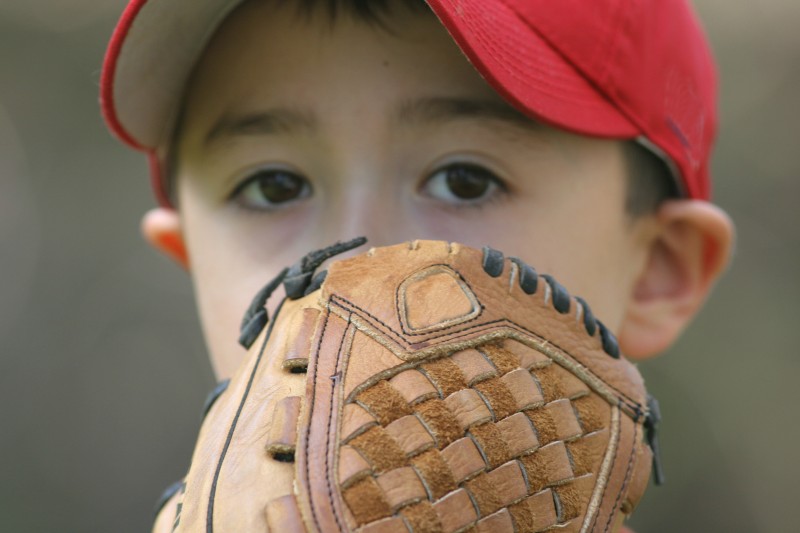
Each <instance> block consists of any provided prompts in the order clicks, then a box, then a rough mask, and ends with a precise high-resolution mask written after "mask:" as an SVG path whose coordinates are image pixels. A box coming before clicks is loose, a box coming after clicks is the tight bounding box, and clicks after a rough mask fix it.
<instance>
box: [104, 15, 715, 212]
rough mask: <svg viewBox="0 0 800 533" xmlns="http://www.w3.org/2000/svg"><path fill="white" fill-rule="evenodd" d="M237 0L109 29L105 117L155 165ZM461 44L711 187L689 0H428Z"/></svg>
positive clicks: (534, 92) (547, 103) (492, 78)
mask: <svg viewBox="0 0 800 533" xmlns="http://www.w3.org/2000/svg"><path fill="white" fill-rule="evenodd" d="M242 1H243V0H131V1H130V3H129V4H128V6H127V8H126V9H125V11H124V13H123V14H122V17H121V19H120V21H119V23H118V25H117V27H116V29H115V31H114V34H113V36H112V38H111V42H110V44H109V47H108V50H107V52H106V57H105V63H104V66H103V74H102V79H101V94H100V101H101V106H102V110H103V115H104V117H105V119H106V122H107V123H108V126H109V127H110V129H111V130H112V131H113V132H114V133H115V134H116V135H117V136H118V137H119V138H120V139H121V140H122V141H124V142H125V143H127V144H128V145H130V146H132V147H134V148H136V149H138V150H142V151H144V152H146V153H147V154H148V156H149V158H150V162H151V170H152V178H153V185H154V188H155V190H156V194H157V196H158V198H159V201H160V202H161V203H162V204H163V205H169V203H170V202H169V198H168V196H167V191H166V187H165V184H164V182H163V179H162V173H161V168H162V164H161V158H162V156H163V153H162V152H163V151H164V150H163V149H164V147H165V145H166V143H167V141H168V140H169V138H170V134H171V128H172V126H173V121H174V119H175V115H176V113H177V110H178V108H179V107H180V99H181V98H182V97H183V91H184V86H185V84H186V80H187V78H188V76H189V74H190V72H191V70H192V68H193V67H194V65H195V63H196V62H197V60H198V58H199V57H200V55H201V54H202V52H203V50H204V48H205V46H206V44H207V42H208V40H209V39H210V37H211V36H212V35H213V33H214V31H215V29H216V28H217V27H218V26H219V25H220V23H221V22H222V21H223V20H224V19H225V17H226V16H227V15H228V13H230V11H231V10H232V9H233V8H235V7H236V6H237V5H238V4H240V3H241V2H242ZM428 4H429V5H430V7H431V8H432V10H433V11H434V12H435V13H436V15H437V16H438V18H439V20H440V21H441V22H442V24H443V25H444V26H445V28H447V31H448V32H449V33H450V34H451V36H452V37H453V39H454V40H455V41H456V43H457V44H458V45H459V47H460V48H461V50H462V51H463V52H464V54H465V55H466V56H467V57H468V58H469V60H470V61H471V62H472V64H473V65H474V66H475V68H476V69H477V70H478V71H479V72H480V73H481V75H482V76H483V77H484V78H485V79H486V80H487V81H488V82H489V83H490V84H491V85H492V86H493V87H494V89H495V90H496V91H497V92H498V94H500V95H501V96H502V97H503V98H505V99H506V100H507V101H508V102H509V103H511V104H512V105H514V106H515V107H517V108H518V109H520V110H521V111H522V112H524V113H525V114H527V115H528V116H530V117H532V118H534V119H537V120H540V121H542V122H545V123H548V124H551V125H554V126H556V127H559V128H563V129H565V130H569V131H572V132H575V133H580V134H584V135H591V136H596V137H607V138H617V139H637V140H639V141H640V142H641V143H642V144H643V145H645V146H646V147H648V148H649V149H650V150H652V151H653V152H655V153H656V154H657V155H659V156H660V157H662V158H663V159H664V161H665V162H666V163H667V164H668V165H669V166H670V167H671V169H672V170H673V173H674V174H675V176H676V178H677V182H678V185H679V186H680V189H681V191H682V193H683V195H684V196H685V197H688V198H697V199H708V198H709V196H710V192H711V191H710V190H711V180H710V177H709V159H710V154H711V148H712V145H713V141H714V137H715V134H716V129H717V111H716V92H717V81H716V70H715V67H714V61H713V58H712V55H711V51H710V49H709V45H708V42H707V40H706V37H705V34H704V32H703V30H702V28H701V27H700V24H699V22H698V20H697V17H696V15H695V14H694V12H693V10H692V8H691V6H690V5H689V3H688V0H557V1H554V0H428Z"/></svg>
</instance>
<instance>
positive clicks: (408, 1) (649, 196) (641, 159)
mask: <svg viewBox="0 0 800 533" xmlns="http://www.w3.org/2000/svg"><path fill="white" fill-rule="evenodd" d="M277 1H278V3H279V4H286V3H287V2H292V3H294V4H295V6H296V7H297V9H298V13H299V14H300V15H301V16H306V17H308V16H311V15H312V14H314V13H315V12H316V11H317V10H319V9H324V10H325V12H326V13H327V15H328V16H329V17H330V21H331V22H332V23H333V22H335V21H336V19H337V18H338V17H339V16H340V15H341V14H342V13H344V14H347V15H350V16H353V17H355V18H356V19H357V20H360V21H363V22H366V23H369V24H376V25H381V26H382V25H383V23H384V17H386V16H388V15H390V14H391V10H392V8H393V7H396V6H397V5H401V6H403V7H405V8H406V9H411V10H415V11H420V12H424V11H427V10H429V9H430V8H429V7H428V4H427V3H426V2H425V1H424V0H277ZM183 111H184V109H181V111H180V113H179V115H178V117H177V121H176V127H175V128H174V130H173V136H172V141H171V143H170V148H169V149H168V151H167V157H166V169H165V170H166V172H165V176H166V179H167V184H166V185H167V193H168V194H169V195H170V196H173V193H174V191H173V190H172V187H173V185H174V183H173V182H174V179H173V178H174V176H175V172H176V168H177V160H176V154H175V152H176V150H174V149H172V147H174V146H175V143H176V141H177V138H178V137H179V136H180V130H181V125H182V122H183ZM623 157H624V159H625V165H626V167H627V168H626V170H627V174H628V191H627V196H626V199H625V208H626V211H627V212H628V214H629V215H630V216H632V217H633V218H636V217H639V216H643V215H647V214H650V213H653V212H655V210H656V209H658V206H659V205H661V203H662V202H663V201H665V200H667V199H669V198H677V197H679V196H680V193H679V190H678V186H677V184H676V182H675V178H674V176H673V175H672V172H671V171H670V169H669V167H668V166H667V165H666V164H665V163H664V161H663V160H662V159H661V158H660V157H658V156H657V155H655V154H654V153H653V152H652V151H651V150H649V149H647V148H645V147H644V146H642V145H641V144H640V143H638V142H637V141H624V143H623ZM173 199H174V198H173Z"/></svg>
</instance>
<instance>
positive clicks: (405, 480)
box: [156, 239, 661, 533]
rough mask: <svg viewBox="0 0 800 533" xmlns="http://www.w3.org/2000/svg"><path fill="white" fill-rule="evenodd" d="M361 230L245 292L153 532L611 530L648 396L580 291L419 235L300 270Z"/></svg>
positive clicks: (635, 457) (640, 442) (648, 452)
mask: <svg viewBox="0 0 800 533" xmlns="http://www.w3.org/2000/svg"><path fill="white" fill-rule="evenodd" d="M363 242H364V240H363V239H357V240H355V241H351V242H349V243H344V244H337V245H334V246H332V247H329V248H327V249H324V250H321V251H318V252H314V253H311V254H309V255H308V256H306V257H305V258H303V260H301V261H300V262H298V263H297V264H296V265H294V266H293V267H292V268H290V269H287V270H285V271H284V272H282V273H281V274H280V275H279V276H278V277H277V278H276V279H275V280H273V281H272V282H271V283H270V284H268V285H267V287H265V288H264V290H262V291H261V292H260V293H259V294H258V295H257V296H256V298H255V300H254V302H253V305H252V306H251V308H250V309H249V310H248V312H247V314H246V315H245V319H244V321H243V325H242V336H241V339H240V342H241V343H242V344H243V345H244V346H245V347H247V348H248V349H249V353H248V356H247V358H246V360H245V362H244V363H243V364H242V366H241V368H240V369H239V371H238V373H237V374H236V375H235V376H234V377H233V378H232V380H231V381H230V384H229V385H228V386H227V387H226V386H224V385H223V386H221V387H219V390H217V394H216V395H215V398H213V399H216V401H215V402H213V399H212V402H213V405H210V406H208V407H207V415H206V418H205V420H204V422H203V425H202V428H201V431H200V435H199V438H198V442H197V446H196V449H195V452H194V456H193V459H192V463H191V467H190V469H189V472H188V475H187V476H186V478H185V480H184V482H183V483H181V484H180V485H179V486H178V490H177V492H178V493H177V494H176V495H175V496H174V497H173V498H172V505H168V506H166V507H165V510H164V511H162V516H161V517H160V518H159V521H158V522H157V528H156V529H158V527H164V528H165V530H170V528H173V530H174V531H179V532H201V531H204V532H207V533H211V532H216V533H228V532H250V531H274V532H301V531H323V532H328V531H360V532H363V533H374V532H387V533H394V532H409V531H411V532H441V533H452V532H460V531H475V532H491V533H505V532H508V533H512V532H528V531H530V532H534V531H545V530H549V529H554V528H557V529H559V530H563V531H576V532H577V531H581V532H583V531H597V532H600V531H602V532H607V531H617V530H618V529H619V528H620V527H621V524H622V521H623V520H624V518H625V517H626V516H627V515H629V514H630V513H631V512H632V511H633V509H634V508H635V506H636V504H637V503H638V501H639V499H640V498H641V496H642V494H643V492H644V490H645V488H646V485H647V481H648V478H649V476H650V472H651V464H655V465H656V466H657V462H654V461H653V453H652V448H653V447H654V446H655V424H656V422H657V418H658V413H657V405H656V404H655V402H654V401H653V400H652V399H648V396H647V394H646V392H645V388H644V384H643V381H642V378H641V376H640V374H639V373H638V371H637V370H636V368H635V367H634V366H633V365H632V364H631V363H630V362H628V361H627V360H626V359H625V358H624V357H622V356H621V355H620V353H619V349H618V346H617V342H616V339H615V338H614V336H613V334H611V333H610V332H609V331H608V330H607V329H606V327H605V326H604V325H603V324H602V323H601V322H600V321H599V320H597V319H595V318H594V316H593V315H592V312H591V310H590V308H589V306H588V305H587V304H586V302H584V301H583V300H582V299H580V298H574V297H571V296H570V295H569V293H568V292H567V290H566V289H565V288H564V287H562V286H561V285H560V284H559V283H558V282H556V281H555V280H554V279H553V278H552V277H550V276H547V275H540V274H537V272H536V271H535V270H534V269H533V268H532V267H530V266H529V265H527V264H525V263H524V262H522V261H521V260H519V259H516V258H508V259H506V258H504V257H503V255H502V254H501V253H500V252H498V251H496V250H492V249H490V248H484V249H483V250H477V249H473V248H468V247H465V246H461V245H458V244H448V243H445V242H437V241H417V242H413V243H410V244H403V245H397V246H390V247H384V248H375V249H372V250H370V251H368V252H367V253H364V254H362V255H359V256H356V257H353V258H350V259H344V260H339V261H335V262H332V263H331V264H330V266H329V268H328V270H327V271H321V272H319V273H315V271H316V270H317V269H318V268H319V267H320V266H321V265H322V263H323V262H324V261H326V260H328V259H330V258H331V257H333V256H334V255H336V254H338V253H341V252H343V251H346V250H349V249H351V248H354V247H356V246H360V245H361V244H363ZM280 285H283V286H284V288H285V292H286V297H285V298H284V299H283V301H282V302H281V304H280V306H279V308H278V310H277V312H276V313H275V316H274V317H273V318H272V319H271V320H267V312H266V309H265V302H266V300H267V298H268V297H269V296H270V295H271V294H272V293H273V292H274V291H275V290H276V289H277V288H278V287H279V286H280ZM656 477H657V478H660V477H661V474H660V469H656ZM657 481H658V479H657ZM166 499H169V498H166ZM158 524H161V526H158Z"/></svg>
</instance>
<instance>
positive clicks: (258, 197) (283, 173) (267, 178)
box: [233, 170, 311, 209]
mask: <svg viewBox="0 0 800 533" xmlns="http://www.w3.org/2000/svg"><path fill="white" fill-rule="evenodd" d="M310 194H311V185H310V184H309V183H308V180H307V179H305V178H304V177H302V176H300V175H298V174H295V173H293V172H289V171H288V170H259V171H257V172H255V173H254V174H253V175H252V176H250V177H249V178H248V179H247V180H246V181H245V182H244V183H242V184H241V185H240V186H239V187H238V188H237V189H236V191H235V192H234V194H233V197H234V198H235V199H237V200H238V201H239V202H241V203H242V204H244V205H245V206H246V207H252V208H256V209H266V208H271V207H276V206H279V205H280V204H285V203H288V202H292V201H294V200H299V199H301V198H305V197H307V196H309V195H310Z"/></svg>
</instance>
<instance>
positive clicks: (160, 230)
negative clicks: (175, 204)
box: [142, 207, 189, 270]
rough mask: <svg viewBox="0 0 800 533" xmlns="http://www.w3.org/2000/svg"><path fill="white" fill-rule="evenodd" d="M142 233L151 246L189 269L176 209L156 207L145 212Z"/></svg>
mask: <svg viewBox="0 0 800 533" xmlns="http://www.w3.org/2000/svg"><path fill="white" fill-rule="evenodd" d="M142 235H144V238H145V239H146V240H147V242H149V243H150V245H151V246H152V247H153V248H155V249H156V250H158V251H159V252H161V253H163V254H164V255H166V256H167V257H169V258H170V259H172V260H173V261H175V262H176V263H178V264H179V265H180V266H181V267H182V268H184V269H185V270H189V258H188V256H187V254H186V246H185V244H184V240H183V231H182V230H181V220H180V216H178V212H177V211H175V210H174V209H168V208H165V207H156V208H153V209H151V210H150V211H148V212H147V213H145V215H144V217H142Z"/></svg>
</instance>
